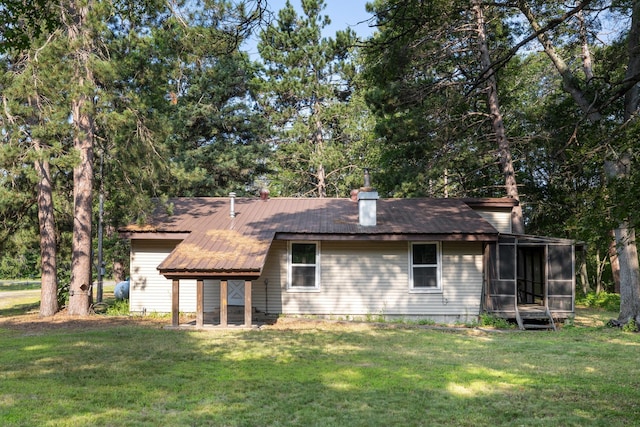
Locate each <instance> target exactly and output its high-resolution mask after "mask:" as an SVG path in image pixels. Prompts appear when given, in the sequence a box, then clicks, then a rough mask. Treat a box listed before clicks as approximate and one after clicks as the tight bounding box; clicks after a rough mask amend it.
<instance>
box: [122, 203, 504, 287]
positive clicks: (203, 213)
mask: <svg viewBox="0 0 640 427" xmlns="http://www.w3.org/2000/svg"><path fill="white" fill-rule="evenodd" d="M229 213H230V200H229V199H228V198H207V197H204V198H176V199H170V200H169V201H168V202H167V204H166V205H165V207H161V208H159V209H158V210H157V211H156V213H155V214H154V215H153V218H152V219H151V220H150V221H149V224H146V225H144V226H138V225H131V226H128V227H126V228H125V229H123V230H122V231H123V232H125V234H128V235H129V237H132V238H145V236H146V235H149V233H151V234H157V233H166V234H167V235H170V234H171V233H176V234H179V233H189V235H188V237H186V238H185V239H184V240H183V241H182V243H180V244H179V245H178V246H177V247H176V249H175V250H174V251H173V252H172V253H171V254H170V255H169V256H168V257H167V258H166V259H165V260H164V261H163V262H162V263H161V264H160V266H159V267H158V269H159V270H160V272H161V273H162V274H165V275H168V276H169V275H172V274H173V275H175V276H178V275H180V274H182V275H187V274H192V273H198V274H201V275H205V276H206V275H210V276H218V275H221V274H226V275H233V274H237V275H244V276H251V275H255V276H257V275H259V274H260V271H261V270H262V267H263V265H264V262H265V258H266V255H267V252H268V251H269V247H270V246H271V242H272V240H273V239H277V238H279V237H281V238H289V239H291V238H300V239H305V238H307V239H309V238H313V239H318V240H321V239H322V240H336V239H371V240H385V239H390V240H391V239H396V240H397V239H403V240H416V239H427V238H429V237H430V236H431V238H434V239H436V238H437V239H438V240H448V239H452V238H455V239H466V240H495V239H496V238H497V235H498V232H497V230H496V229H495V228H494V227H493V226H492V225H491V224H490V223H489V222H487V221H486V220H484V219H483V218H482V217H480V215H478V214H477V213H476V212H474V210H473V209H471V208H470V207H469V205H468V204H467V203H466V202H465V201H462V200H460V199H380V200H378V201H377V225H376V226H372V227H362V226H360V225H359V224H358V203H357V202H353V201H351V200H350V199H311V198H307V199H303V198H272V199H268V200H261V199H253V198H237V199H236V200H235V213H236V216H235V217H233V218H232V217H231V216H230V214H229Z"/></svg>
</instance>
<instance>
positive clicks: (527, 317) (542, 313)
mask: <svg viewBox="0 0 640 427" xmlns="http://www.w3.org/2000/svg"><path fill="white" fill-rule="evenodd" d="M516 321H517V322H518V327H519V328H520V329H521V330H523V331H524V330H534V329H546V330H553V331H555V330H556V323H555V322H554V321H553V316H552V315H551V312H550V311H549V308H548V307H544V306H530V305H527V306H519V307H518V309H517V310H516Z"/></svg>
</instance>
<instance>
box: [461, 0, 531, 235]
mask: <svg viewBox="0 0 640 427" xmlns="http://www.w3.org/2000/svg"><path fill="white" fill-rule="evenodd" d="M473 11H474V14H475V17H476V31H477V33H478V48H479V51H480V65H481V66H482V69H483V70H484V72H485V74H486V81H487V89H486V90H487V103H488V104H489V111H490V113H491V124H492V126H493V131H494V133H495V137H496V143H497V145H498V154H499V157H500V166H501V168H502V174H503V176H504V186H505V190H506V193H507V197H510V198H512V199H514V200H518V201H520V195H519V194H518V185H517V181H516V173H515V169H514V167H513V158H512V156H511V146H510V144H509V140H508V139H507V134H506V131H505V129H504V121H503V119H502V112H501V111H500V100H499V98H498V83H497V81H496V77H495V74H494V73H493V70H492V69H491V56H490V54H489V46H488V44H487V33H486V28H485V22H484V13H483V6H482V5H481V4H480V2H479V1H477V0H476V1H474V2H473ZM511 227H512V231H513V233H516V234H524V218H523V216H522V206H520V204H519V203H518V205H517V206H516V207H514V208H513V210H512V211H511Z"/></svg>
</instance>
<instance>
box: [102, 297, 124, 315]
mask: <svg viewBox="0 0 640 427" xmlns="http://www.w3.org/2000/svg"><path fill="white" fill-rule="evenodd" d="M105 314H106V315H108V316H128V315H129V300H128V299H127V300H114V301H113V302H112V303H110V304H109V306H108V307H107V310H106V312H105Z"/></svg>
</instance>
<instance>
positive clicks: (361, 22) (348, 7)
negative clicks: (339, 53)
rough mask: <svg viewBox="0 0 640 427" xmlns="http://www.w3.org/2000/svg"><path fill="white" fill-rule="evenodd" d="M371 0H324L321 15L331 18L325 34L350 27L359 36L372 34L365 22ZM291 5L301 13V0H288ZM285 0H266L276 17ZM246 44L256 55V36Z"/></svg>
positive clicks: (365, 36) (333, 33) (367, 17)
mask: <svg viewBox="0 0 640 427" xmlns="http://www.w3.org/2000/svg"><path fill="white" fill-rule="evenodd" d="M371 1H372V0H325V1H324V3H325V5H326V8H325V9H324V10H323V11H322V14H323V15H328V16H329V18H330V19H331V25H329V26H327V27H325V28H324V31H325V34H324V35H325V36H334V35H335V33H336V31H338V30H344V29H346V28H351V29H352V30H353V31H355V33H356V34H357V35H358V36H360V37H361V38H363V39H364V38H367V37H369V36H370V35H371V34H373V30H374V29H373V28H370V27H369V24H368V23H367V22H366V21H367V20H368V19H370V18H371V15H370V14H368V13H367V11H366V8H365V5H366V4H367V3H368V2H371ZM290 2H291V4H292V5H293V7H294V8H295V9H296V10H297V11H298V15H302V7H301V6H300V4H301V0H290ZM285 3H286V0H267V7H268V9H269V10H271V11H272V12H273V13H274V17H277V15H278V11H279V10H280V9H282V8H283V7H284V5H285ZM253 39H254V40H252V41H251V42H250V43H248V44H247V47H246V49H245V50H247V51H249V53H250V54H252V55H257V49H256V47H255V46H256V44H257V41H256V39H257V36H254V37H253Z"/></svg>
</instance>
